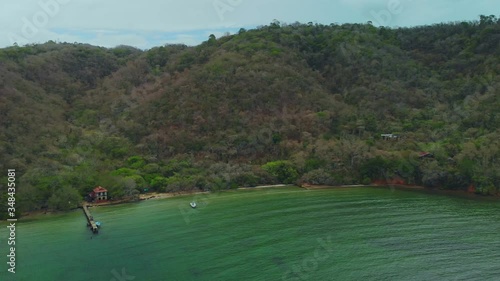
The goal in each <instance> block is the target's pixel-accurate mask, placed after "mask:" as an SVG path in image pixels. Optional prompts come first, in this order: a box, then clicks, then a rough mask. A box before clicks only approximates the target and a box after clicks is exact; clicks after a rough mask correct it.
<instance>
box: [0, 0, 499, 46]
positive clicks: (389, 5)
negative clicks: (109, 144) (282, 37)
mask: <svg viewBox="0 0 500 281" xmlns="http://www.w3.org/2000/svg"><path fill="white" fill-rule="evenodd" d="M1 1H2V2H1V3H2V4H1V9H0V27H1V28H0V47H5V46H11V45H12V44H13V43H14V42H17V43H18V44H19V45H24V44H27V43H43V42H46V41H48V40H54V41H57V42H71V43H72V42H81V43H90V44H93V45H99V46H105V47H115V46H117V45H122V44H123V45H130V46H135V47H138V48H141V49H147V48H151V47H154V46H160V45H164V44H167V43H184V44H187V45H196V44H199V43H201V42H202V41H205V40H207V38H208V36H209V35H210V34H215V35H216V36H217V37H218V36H220V35H222V34H223V33H224V32H230V33H235V32H236V31H238V30H239V29H240V28H242V27H243V28H247V29H250V28H254V27H256V26H259V25H266V24H269V23H270V22H272V21H273V20H275V19H276V20H279V21H280V22H286V23H292V22H295V21H299V22H302V23H307V22H314V23H321V24H330V23H366V22H368V21H372V22H373V24H374V25H376V26H380V25H383V26H391V27H396V26H415V25H424V24H433V23H439V22H450V21H459V20H475V19H478V18H479V15H481V14H484V15H491V14H494V15H496V16H499V15H500V0H177V1H172V0H142V1H137V0H16V1H8V0H1Z"/></svg>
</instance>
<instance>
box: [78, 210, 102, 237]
mask: <svg viewBox="0 0 500 281" xmlns="http://www.w3.org/2000/svg"><path fill="white" fill-rule="evenodd" d="M82 209H83V213H84V214H85V217H86V218H87V226H88V227H89V228H90V230H91V231H92V232H93V233H98V232H99V228H98V227H97V224H96V223H95V221H94V217H93V216H92V214H90V211H89V208H88V205H87V204H83V206H82Z"/></svg>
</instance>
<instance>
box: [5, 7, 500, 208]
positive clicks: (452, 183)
mask: <svg viewBox="0 0 500 281" xmlns="http://www.w3.org/2000/svg"><path fill="white" fill-rule="evenodd" d="M499 75H500V20H499V19H497V18H496V17H495V16H481V17H480V19H479V20H478V21H474V22H457V23H449V24H438V25H432V26H421V27H414V28H398V29H390V28H384V27H380V28H377V27H374V26H372V25H370V24H344V25H335V24H332V25H319V24H299V23H295V24H281V23H279V22H273V23H271V24H270V25H267V26H262V27H259V28H257V29H255V30H244V29H241V30H240V31H239V33H238V34H236V35H229V36H225V37H221V38H215V37H214V36H210V38H208V40H207V41H205V42H203V43H202V44H201V45H199V46H195V47H187V46H185V45H166V46H162V47H157V48H153V49H150V50H147V51H142V50H138V49H135V48H132V47H127V46H119V47H116V48H112V49H106V48H100V47H94V46H90V45H85V44H76V43H75V44H68V43H54V42H48V43H45V44H41V45H29V46H23V47H19V46H13V47H9V48H4V49H0V123H1V125H0V128H1V130H0V160H1V161H0V162H1V163H0V165H1V170H2V171H4V172H2V175H1V176H0V177H1V178H0V185H1V186H2V190H5V187H6V185H7V177H6V172H5V171H7V169H16V172H17V174H16V175H17V178H16V181H17V187H18V189H17V207H18V208H21V210H32V209H38V208H46V207H49V208H51V209H68V208H71V207H74V204H75V202H78V201H79V199H81V196H84V195H85V194H86V193H88V192H89V191H90V190H91V189H92V188H93V187H95V186H96V185H101V186H104V187H106V188H108V189H109V190H110V194H111V196H112V197H114V198H120V197H124V196H133V195H134V194H137V193H138V192H142V191H143V190H144V188H149V189H150V190H158V191H179V190H189V189H200V190H219V189H227V188H234V187H237V186H252V185H256V184H261V183H266V184H268V183H280V182H281V183H295V182H298V183H311V184H328V185H335V184H355V183H370V182H373V181H397V182H405V183H408V184H418V185H425V186H429V187H439V188H450V189H467V188H471V187H472V186H473V187H475V190H476V192H480V193H485V194H497V193H498V191H499V188H500V163H499V159H500V141H499V139H500V129H499V128H500V114H499V111H500V90H499V87H500V76H499ZM382 134H393V135H392V136H386V137H382V136H381V135H382ZM1 196H6V195H5V193H2V195H1ZM4 199H5V198H4ZM4 199H1V202H7V200H4ZM70 202H73V203H70ZM2 210H6V208H2ZM2 212H3V211H2Z"/></svg>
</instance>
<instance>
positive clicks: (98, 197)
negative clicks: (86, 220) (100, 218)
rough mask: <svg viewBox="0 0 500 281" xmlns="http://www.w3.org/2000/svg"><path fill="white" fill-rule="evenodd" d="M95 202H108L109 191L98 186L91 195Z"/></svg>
mask: <svg viewBox="0 0 500 281" xmlns="http://www.w3.org/2000/svg"><path fill="white" fill-rule="evenodd" d="M89 196H90V198H91V200H92V201H93V202H97V203H98V202H102V201H107V200H108V190H107V189H106V188H104V187H101V186H98V187H96V188H94V190H92V192H91V193H90V194H89Z"/></svg>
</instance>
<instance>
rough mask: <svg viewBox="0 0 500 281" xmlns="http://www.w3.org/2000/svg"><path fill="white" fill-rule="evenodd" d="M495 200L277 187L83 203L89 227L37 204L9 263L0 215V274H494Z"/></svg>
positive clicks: (498, 225) (499, 251) (498, 217)
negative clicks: (94, 228) (96, 226)
mask: <svg viewBox="0 0 500 281" xmlns="http://www.w3.org/2000/svg"><path fill="white" fill-rule="evenodd" d="M191 200H196V201H197V202H198V208H197V209H191V208H190V207H189V205H188V203H189V202H190V201H191ZM499 206H500V202H498V201H485V200H477V199H476V200H472V199H467V198H456V197H449V196H443V195H432V194H427V193H422V192H416V191H403V190H390V189H382V188H336V189H327V190H304V189H299V188H278V189H262V190H238V191H230V192H223V193H218V194H210V195H198V196H196V198H194V196H185V197H176V198H169V199H158V200H147V201H144V202H140V203H134V204H126V205H119V206H106V207H97V208H91V212H92V214H93V215H94V217H95V218H96V219H97V220H99V221H101V222H102V223H103V227H102V229H101V232H100V233H99V234H98V235H92V234H91V233H90V231H89V230H88V229H87V228H86V224H85V219H84V216H83V213H82V211H81V210H78V211H74V212H71V213H67V214H62V215H45V216H43V215H42V216H40V217H37V218H36V219H31V220H27V221H23V222H19V223H18V226H17V230H16V235H17V236H16V240H17V244H16V250H17V255H16V257H17V264H16V272H17V273H16V274H11V273H8V272H7V268H8V266H7V264H6V261H7V258H6V255H7V254H8V253H7V250H6V248H7V242H6V241H5V237H7V235H8V232H7V229H6V227H5V223H4V224H2V228H1V230H0V234H1V237H2V240H1V241H0V243H1V248H0V249H1V250H2V253H1V254H2V256H3V259H2V264H3V266H1V267H0V280H26V281H30V280H41V281H43V280H50V281H58V280H61V281H70V280H106V281H110V280H114V281H123V280H130V281H131V280H136V281H141V280H499V278H500V277H499V276H500V231H499V230H500V212H499ZM91 237H92V238H91ZM4 253H5V254H4Z"/></svg>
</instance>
